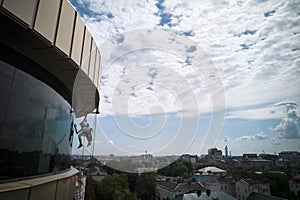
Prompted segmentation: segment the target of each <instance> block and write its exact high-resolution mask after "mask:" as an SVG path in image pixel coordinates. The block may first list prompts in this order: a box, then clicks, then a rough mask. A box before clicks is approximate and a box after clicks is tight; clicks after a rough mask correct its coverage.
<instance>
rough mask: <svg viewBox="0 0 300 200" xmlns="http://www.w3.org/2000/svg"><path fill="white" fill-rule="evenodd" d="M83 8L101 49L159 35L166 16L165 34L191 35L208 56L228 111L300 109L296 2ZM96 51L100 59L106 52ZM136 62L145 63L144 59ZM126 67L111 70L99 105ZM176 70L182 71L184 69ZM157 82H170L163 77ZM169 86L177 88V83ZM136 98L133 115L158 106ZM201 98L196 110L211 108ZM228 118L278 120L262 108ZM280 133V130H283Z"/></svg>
mask: <svg viewBox="0 0 300 200" xmlns="http://www.w3.org/2000/svg"><path fill="white" fill-rule="evenodd" d="M74 1H76V0H73V2H74ZM80 2H81V3H80V6H83V5H86V6H88V8H87V10H90V11H91V12H92V13H94V14H93V15H88V13H84V21H85V23H86V25H87V27H88V29H89V30H90V31H91V33H92V35H93V36H94V38H95V40H96V42H97V44H98V45H100V44H101V43H103V42H104V41H107V40H110V39H112V38H115V39H117V38H119V37H120V34H123V33H124V32H127V31H130V30H135V29H139V28H145V27H150V28H152V27H157V25H158V24H160V22H161V21H162V19H163V17H164V16H163V15H160V14H163V13H166V14H169V20H170V21H169V22H166V23H164V25H163V28H165V29H169V30H172V31H174V32H176V33H178V34H187V35H189V36H188V38H190V39H192V40H193V41H195V42H196V43H197V44H199V46H200V47H201V48H202V49H204V50H205V52H206V53H207V54H208V55H209V56H210V58H211V60H212V61H213V62H214V64H215V66H216V68H217V69H218V71H219V73H220V76H221V77H222V81H223V84H224V88H225V95H226V105H227V106H228V107H236V106H251V105H257V104H266V103H272V102H276V101H283V100H284V99H291V100H293V101H295V102H297V103H300V94H299V93H298V87H299V83H300V79H299V76H300V67H299V66H300V65H299V64H300V61H299V47H300V42H299V41H300V33H299V28H300V16H299V15H298V11H299V10H300V4H299V3H298V1H297V0H291V1H281V0H274V1H258V0H248V1H246V0H241V1H237V0H230V1H226V0H225V1H217V0H214V1H196V0H194V1H184V2H183V1H164V2H163V3H162V4H161V5H160V6H162V7H163V8H159V6H158V5H157V3H158V1H154V0H152V1H146V0H144V1H104V2H103V3H99V1H97V0H81V1H80ZM85 2H88V3H86V4H84V3H85ZM78 6H79V5H78ZM95 13H96V14H95ZM103 13H111V15H112V16H113V17H112V18H109V17H108V16H107V14H106V15H102V14H103ZM268 13H270V14H268ZM188 33H189V34H188ZM101 51H102V52H105V51H106V49H105V48H104V49H101ZM165 55H167V54H165ZM164 57H166V56H164ZM152 58H154V57H152ZM156 58H157V57H156ZM139 59H145V60H144V61H147V62H148V61H149V59H148V58H147V56H144V57H140V58H139ZM147 59H148V60H147ZM183 59H184V58H183ZM152 61H153V60H152ZM167 61H168V62H169V63H170V65H174V66H182V65H185V64H186V63H184V62H182V58H180V59H179V58H177V59H173V62H171V61H170V60H168V59H167ZM124 66H125V67H126V68H128V67H129V64H126V65H123V66H122V67H121V66H120V67H118V66H115V67H114V69H112V70H111V71H110V72H109V74H107V77H106V81H105V83H106V84H107V85H105V84H104V85H102V88H101V93H102V99H105V98H104V96H107V98H108V99H109V100H111V99H112V96H111V95H112V94H113V91H114V90H115V88H114V87H112V85H110V83H112V82H115V81H117V80H118V79H119V76H120V74H121V71H122V68H123V67H124ZM179 69H180V70H182V71H184V70H185V69H186V68H184V67H182V68H180V67H179ZM187 74H189V72H187ZM159 76H161V77H162V76H165V77H166V78H167V76H166V74H160V75H159V74H158V77H159ZM186 80H188V81H189V82H190V83H191V85H192V88H193V90H194V91H195V93H196V94H201V92H200V90H201V88H204V89H205V84H204V86H203V81H201V79H199V78H196V79H195V78H194V77H193V76H186ZM147 81H148V80H147ZM168 83H170V84H173V85H174V84H178V83H177V82H176V81H175V80H173V82H172V81H169V82H168ZM165 84H166V83H165ZM135 86H136V85H135ZM198 90H199V91H198ZM122 94H123V95H124V94H125V95H127V94H126V93H121V94H120V95H122ZM139 94H140V95H139V98H140V99H139V100H137V101H131V103H132V105H131V106H132V108H135V109H133V110H134V111H135V112H138V113H142V112H145V113H147V112H148V110H147V109H144V110H143V109H142V104H141V102H147V103H145V104H147V106H148V107H152V106H155V105H156V104H157V103H159V102H160V101H161V100H162V99H159V98H157V99H155V98H154V99H152V101H151V102H152V103H153V105H152V106H151V102H149V99H151V98H147V97H148V95H149V93H146V92H145V91H142V90H140V91H139ZM156 95H157V96H165V98H166V100H163V103H162V104H163V105H166V104H169V103H168V102H170V103H171V104H172V103H173V102H174V101H173V99H172V98H170V100H171V101H168V95H167V94H166V93H165V91H163V90H162V91H161V94H156ZM202 97H203V95H202V96H200V97H199V98H197V100H198V102H199V104H201V105H200V106H199V107H200V108H202V109H204V108H205V107H209V106H210V105H211V100H209V96H207V97H205V98H202ZM107 98H106V99H107ZM147 100H148V101H147ZM109 103H110V101H101V109H102V112H103V113H105V114H113V113H112V109H111V108H110V105H109ZM175 107H176V104H173V106H172V105H170V106H165V107H164V108H165V110H164V112H173V111H176V109H174V108H175ZM137 110H138V111H137ZM206 111H209V109H206ZM231 114H232V115H231V116H232V117H240V116H242V117H245V118H249V117H247V116H250V118H260V119H262V118H269V119H270V118H278V113H277V112H276V113H270V112H269V111H268V110H267V109H263V108H259V109H257V108H254V109H248V110H247V111H246V112H243V111H236V112H234V113H231ZM283 126H287V124H284V123H282V125H281V126H280V127H283ZM280 127H277V129H278V130H280Z"/></svg>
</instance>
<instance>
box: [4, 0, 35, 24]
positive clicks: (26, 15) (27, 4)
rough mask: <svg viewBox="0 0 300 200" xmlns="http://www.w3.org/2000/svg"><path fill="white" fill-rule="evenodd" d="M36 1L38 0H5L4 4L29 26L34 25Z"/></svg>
mask: <svg viewBox="0 0 300 200" xmlns="http://www.w3.org/2000/svg"><path fill="white" fill-rule="evenodd" d="M36 3H37V0H26V1H24V0H23V1H20V0H5V1H4V2H3V5H2V6H3V7H4V8H5V9H7V10H8V11H10V12H11V13H12V14H14V15H15V16H17V17H18V18H20V19H21V20H22V21H24V22H25V23H27V24H28V25H29V26H32V21H33V16H34V11H35V7H36Z"/></svg>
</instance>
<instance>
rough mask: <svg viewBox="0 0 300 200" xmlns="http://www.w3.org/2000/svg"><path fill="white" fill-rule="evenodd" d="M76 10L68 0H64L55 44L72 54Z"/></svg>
mask: <svg viewBox="0 0 300 200" xmlns="http://www.w3.org/2000/svg"><path fill="white" fill-rule="evenodd" d="M74 17H75V11H74V9H73V8H72V6H71V5H70V3H69V2H68V1H67V0H63V3H62V9H61V13H60V18H59V24H58V31H57V36H56V42H55V45H56V46H57V47H58V48H59V49H60V50H62V51H63V52H64V53H65V54H67V55H68V56H69V55H70V49H71V43H72V34H73V27H74Z"/></svg>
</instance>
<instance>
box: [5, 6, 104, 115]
mask: <svg viewBox="0 0 300 200" xmlns="http://www.w3.org/2000/svg"><path fill="white" fill-rule="evenodd" d="M74 12H75V11H74ZM76 16H77V15H75V17H76ZM0 23H1V26H2V28H1V32H0V42H1V43H2V44H5V45H7V46H8V47H10V48H12V49H14V50H16V51H17V52H19V53H21V54H23V55H25V56H26V57H28V58H29V59H31V60H32V61H34V62H35V63H37V64H38V65H40V66H41V67H43V68H44V69H45V70H47V71H48V72H50V73H51V74H52V75H54V76H55V77H56V78H57V79H58V80H59V81H60V82H61V83H62V84H61V86H62V87H63V88H60V90H61V91H62V90H63V91H64V93H65V95H64V98H65V99H66V100H67V101H68V102H69V103H70V104H71V105H72V107H73V110H74V112H75V115H76V117H81V116H83V115H85V114H87V113H91V112H93V111H94V110H95V109H98V105H99V92H98V90H97V85H98V83H97V82H98V78H99V75H98V74H99V73H100V70H99V69H98V70H96V69H95V70H94V71H93V73H94V74H91V73H90V74H89V73H87V72H85V71H87V70H84V69H83V68H82V66H80V65H81V64H80V63H78V61H76V60H75V59H73V58H72V56H71V55H70V53H69V55H67V53H66V52H64V51H63V50H61V49H60V48H58V47H57V46H56V45H54V44H53V42H50V41H49V40H47V39H46V38H45V37H44V36H43V34H41V33H40V32H38V31H37V30H35V29H34V28H32V27H31V26H30V25H28V24H27V23H25V22H24V21H23V20H21V19H20V18H19V17H17V16H15V15H14V14H13V13H11V12H10V11H8V10H7V9H6V8H4V7H3V6H1V8H0ZM75 25H76V24H75V22H74V25H73V26H74V28H73V29H75ZM85 29H86V28H85V27H84V35H87V33H86V32H87V31H86V30H85ZM56 34H58V33H56ZM73 35H74V31H73ZM73 35H70V37H72V40H74V36H73ZM56 37H57V36H56ZM82 37H84V36H82ZM90 41H91V43H92V39H90ZM72 42H73V41H72ZM71 45H72V43H71ZM83 45H84V43H83V42H82V47H81V48H82V51H83V49H84V48H83ZM90 46H91V47H90V49H89V50H90V52H89V54H91V53H92V52H91V49H92V45H90ZM96 51H97V52H99V51H98V49H96ZM89 54H88V56H89V59H90V60H92V59H91V56H90V55H89ZM98 54H99V53H98ZM81 57H83V52H81ZM99 57H100V56H99ZM93 59H94V60H96V56H95V58H93ZM81 60H83V58H81ZM98 60H99V62H98V64H99V66H96V63H94V65H95V66H94V68H96V67H100V58H99V59H98ZM88 62H90V61H88ZM81 63H83V61H81ZM28 71H30V70H28ZM96 72H98V74H97V75H95V73H96ZM91 77H94V78H93V79H94V80H92V79H91ZM58 92H59V91H58Z"/></svg>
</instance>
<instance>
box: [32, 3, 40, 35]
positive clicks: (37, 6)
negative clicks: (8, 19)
mask: <svg viewBox="0 0 300 200" xmlns="http://www.w3.org/2000/svg"><path fill="white" fill-rule="evenodd" d="M39 5H40V0H37V1H36V3H35V8H34V11H33V17H32V20H31V28H32V29H34V26H35V22H36V18H37V14H38V10H39Z"/></svg>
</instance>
